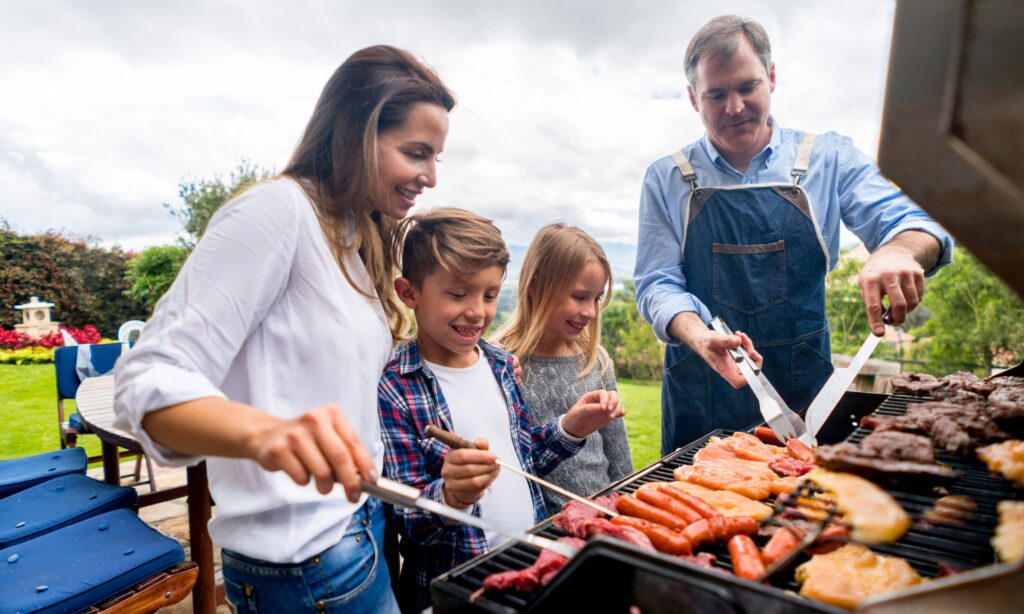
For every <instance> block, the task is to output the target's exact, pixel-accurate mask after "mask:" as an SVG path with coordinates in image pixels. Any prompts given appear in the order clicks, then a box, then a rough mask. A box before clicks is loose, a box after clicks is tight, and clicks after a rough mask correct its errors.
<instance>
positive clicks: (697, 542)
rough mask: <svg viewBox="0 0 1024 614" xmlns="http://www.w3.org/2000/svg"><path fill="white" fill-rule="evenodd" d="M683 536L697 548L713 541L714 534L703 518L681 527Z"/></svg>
mask: <svg viewBox="0 0 1024 614" xmlns="http://www.w3.org/2000/svg"><path fill="white" fill-rule="evenodd" d="M683 537H685V538H686V539H687V540H688V541H689V542H690V545H692V546H693V547H694V548H698V547H700V546H701V545H703V544H707V543H710V542H713V541H715V534H714V533H713V532H712V530H711V525H710V524H709V523H708V521H707V519H704V518H702V519H701V520H698V521H697V522H695V523H693V524H691V525H689V526H687V527H686V528H685V529H683Z"/></svg>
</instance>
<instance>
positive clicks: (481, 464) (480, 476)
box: [441, 439, 501, 508]
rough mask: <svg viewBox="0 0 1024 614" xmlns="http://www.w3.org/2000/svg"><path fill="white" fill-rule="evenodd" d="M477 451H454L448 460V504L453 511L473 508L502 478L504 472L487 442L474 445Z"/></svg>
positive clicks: (445, 470) (445, 472) (445, 467)
mask: <svg viewBox="0 0 1024 614" xmlns="http://www.w3.org/2000/svg"><path fill="white" fill-rule="evenodd" d="M473 443H474V445H476V448H459V449H456V450H451V451H449V452H448V454H447V455H446V456H445V457H444V465H442V466H441V478H443V479H444V487H443V489H444V502H445V503H447V504H448V505H450V506H452V507H459V508H462V507H468V506H470V505H473V503H475V502H476V501H477V500H478V499H480V497H482V496H484V493H485V492H486V491H487V489H488V488H489V487H490V485H491V483H493V482H494V480H495V478H497V477H498V472H499V471H500V470H501V468H500V467H499V466H498V463H497V462H496V460H497V457H496V456H494V454H493V453H492V452H491V451H490V449H489V445H488V443H487V440H486V439H477V440H476V441H475V442H473Z"/></svg>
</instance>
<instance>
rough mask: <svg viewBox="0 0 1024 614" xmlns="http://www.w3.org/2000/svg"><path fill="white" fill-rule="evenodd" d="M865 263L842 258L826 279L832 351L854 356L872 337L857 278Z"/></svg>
mask: <svg viewBox="0 0 1024 614" xmlns="http://www.w3.org/2000/svg"><path fill="white" fill-rule="evenodd" d="M860 268H861V263H860V262H858V261H857V260H854V259H853V258H842V259H840V260H839V264H837V265H836V268H834V269H832V272H831V273H829V274H828V277H826V278H825V314H826V315H827V317H828V325H829V329H830V330H831V335H832V351H833V352H834V353H836V354H847V355H853V354H855V353H856V352H857V350H858V349H860V345H861V343H863V342H864V339H865V338H866V335H867V334H868V333H870V328H869V327H868V316H867V312H866V311H865V310H864V301H863V300H862V299H861V297H860V287H859V286H858V285H857V274H858V273H859V272H860Z"/></svg>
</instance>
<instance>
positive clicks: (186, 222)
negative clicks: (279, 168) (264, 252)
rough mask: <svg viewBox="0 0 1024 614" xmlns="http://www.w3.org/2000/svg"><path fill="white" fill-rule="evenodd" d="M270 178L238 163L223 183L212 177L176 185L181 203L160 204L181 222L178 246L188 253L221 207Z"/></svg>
mask: <svg viewBox="0 0 1024 614" xmlns="http://www.w3.org/2000/svg"><path fill="white" fill-rule="evenodd" d="M270 175H271V172H270V171H268V170H265V169H261V168H260V167H259V166H255V165H252V164H250V163H249V162H248V161H247V160H242V161H241V162H240V163H239V164H238V168H237V169H235V170H234V171H232V173H231V175H230V176H229V177H228V179H227V180H226V181H225V180H224V178H223V177H222V176H220V175H214V177H213V179H199V180H189V181H182V182H181V183H179V184H178V196H180V197H181V201H182V203H181V204H180V205H171V204H170V203H164V208H165V209H167V211H168V212H169V213H170V214H171V215H173V216H174V217H176V218H178V219H179V220H180V221H181V224H182V229H183V230H184V231H185V234H186V236H185V237H184V238H183V239H182V242H183V243H184V244H185V246H186V247H187V248H189V249H190V250H191V249H192V248H193V247H195V245H196V243H198V242H199V239H201V238H203V233H204V232H206V226H207V224H209V223H210V218H211V217H213V214H214V213H216V212H217V209H220V207H221V205H223V204H224V203H226V202H228V201H229V200H231V199H232V198H233V197H234V196H235V195H237V194H239V193H241V192H242V191H243V190H245V189H246V188H247V187H249V186H250V185H252V184H254V183H256V182H258V181H262V180H263V179H266V178H268V177H270Z"/></svg>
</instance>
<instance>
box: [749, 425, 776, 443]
mask: <svg viewBox="0 0 1024 614" xmlns="http://www.w3.org/2000/svg"><path fill="white" fill-rule="evenodd" d="M754 437H757V438H758V439H760V440H761V441H762V442H763V443H766V444H768V445H772V446H781V445H782V442H781V441H779V438H778V436H777V435H776V434H775V431H773V430H771V429H770V428H769V427H767V426H759V427H757V428H755V429H754Z"/></svg>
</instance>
